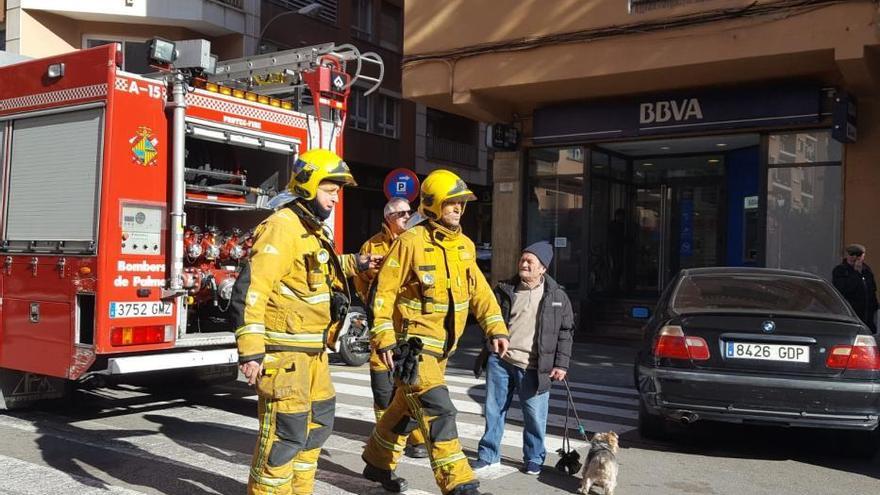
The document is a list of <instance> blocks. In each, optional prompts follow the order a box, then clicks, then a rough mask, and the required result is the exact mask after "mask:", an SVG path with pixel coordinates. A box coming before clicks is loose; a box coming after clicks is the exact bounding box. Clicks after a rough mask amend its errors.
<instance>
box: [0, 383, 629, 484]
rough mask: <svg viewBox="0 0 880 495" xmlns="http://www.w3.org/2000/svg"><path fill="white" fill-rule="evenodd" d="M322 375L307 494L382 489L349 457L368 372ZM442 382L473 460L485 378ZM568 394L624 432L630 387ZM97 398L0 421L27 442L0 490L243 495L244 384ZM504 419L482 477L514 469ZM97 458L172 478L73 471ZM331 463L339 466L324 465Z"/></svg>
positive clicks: (0, 463) (249, 418) (252, 422)
mask: <svg viewBox="0 0 880 495" xmlns="http://www.w3.org/2000/svg"><path fill="white" fill-rule="evenodd" d="M332 375H333V383H334V386H335V388H336V392H337V411H336V418H337V419H336V425H335V431H334V434H333V435H332V436H331V437H330V439H329V440H328V441H327V443H326V444H325V450H324V454H323V456H322V458H323V459H324V461H322V462H323V464H322V465H323V466H324V467H322V468H321V469H320V470H319V478H318V482H317V484H316V489H315V493H316V494H317V495H349V494H354V493H358V494H372V493H383V492H382V491H381V489H378V491H375V492H372V491H369V490H367V491H365V490H364V488H363V480H362V479H360V468H361V467H362V464H361V461H360V459H359V456H360V452H361V451H362V449H363V447H364V445H365V443H366V441H367V439H368V438H369V435H370V433H371V432H372V427H373V423H374V414H373V408H372V394H371V391H370V386H369V370H368V369H367V368H366V367H362V368H348V367H335V366H334V367H333V370H332ZM447 381H448V387H449V391H450V395H451V397H452V399H453V403H454V404H455V406H456V407H457V408H458V410H459V415H458V417H457V422H458V431H459V436H460V438H461V442H462V445H463V447H464V448H465V450H466V451H468V452H470V453H472V452H474V451H475V450H476V447H477V443H478V441H479V439H480V437H481V436H482V434H483V430H484V422H483V418H482V416H481V414H482V403H483V402H484V399H485V383H484V381H483V380H477V379H474V378H473V377H472V376H468V375H466V374H464V372H458V370H450V372H449V373H448V375H447ZM571 388H572V396H573V399H574V402H575V404H576V406H577V408H578V413H579V415H580V417H581V420H582V421H583V423H584V427H585V428H586V429H587V430H588V431H605V430H614V431H617V432H618V433H625V432H627V431H630V430H632V429H633V428H634V427H635V422H636V417H637V407H638V403H637V394H636V392H635V390H633V389H630V388H626V387H614V386H608V385H602V384H593V383H586V382H581V383H577V382H572V383H571ZM95 394H97V395H98V396H100V400H101V401H103V402H102V405H103V404H106V409H102V410H100V411H99V413H97V414H86V415H83V417H75V418H69V417H58V416H56V415H55V414H53V413H52V412H41V411H32V412H27V413H20V414H12V415H0V436H3V437H4V438H10V439H11V438H18V437H20V438H27V439H32V440H33V442H34V443H35V444H36V446H35V447H34V450H33V453H31V455H30V457H29V456H28V455H26V454H22V455H16V456H14V457H13V456H11V455H10V451H9V450H5V449H2V448H0V472H4V473H14V476H7V477H5V478H4V483H3V484H2V486H0V494H10V495H30V494H36V493H49V492H52V493H84V494H92V493H95V494H97V493H98V492H109V493H119V494H124V495H139V494H142V493H143V494H150V493H240V492H243V490H244V487H245V485H246V483H247V478H248V469H249V464H250V458H251V449H252V448H253V445H254V443H253V442H254V438H255V436H256V432H257V427H258V423H257V419H256V404H255V402H256V396H255V395H253V391H252V389H251V388H249V387H247V385H246V384H244V383H241V382H238V383H235V384H231V385H225V386H221V387H215V388H213V389H210V390H203V391H199V392H198V394H197V396H195V397H189V396H187V397H171V398H169V397H168V396H162V397H156V396H153V395H152V394H151V393H150V392H149V391H146V390H144V389H139V388H137V387H130V388H126V387H118V388H111V389H102V390H100V391H98V392H95ZM566 405H567V398H566V395H565V391H564V389H562V388H560V387H554V388H553V389H552V390H551V401H550V412H551V414H550V415H549V418H548V435H547V440H546V445H547V450H548V452H549V453H550V455H548V461H547V463H548V464H552V463H554V462H555V457H554V454H553V453H554V452H555V450H556V449H558V448H560V447H561V444H562V437H561V434H562V427H563V426H564V424H565V409H566ZM117 409H118V410H117ZM508 419H509V424H508V426H507V427H506V429H505V433H504V436H503V439H502V450H503V453H504V455H505V457H506V458H507V459H508V460H509V461H510V462H507V463H505V464H504V465H502V466H500V467H498V468H493V469H492V470H490V471H489V472H487V473H482V474H481V478H483V479H498V478H503V477H505V476H509V475H511V474H513V473H514V472H516V471H517V468H518V461H519V456H520V455H521V449H522V428H521V426H520V423H521V421H522V415H521V413H520V412H519V410H518V406H517V404H514V406H513V407H512V408H511V412H510V414H509V418H508ZM570 424H571V423H570ZM572 434H573V437H574V439H575V440H574V442H573V443H574V446H575V447H576V448H579V447H582V446H583V442H582V441H579V440H578V439H577V437H578V434H577V431H576V430H573V431H572ZM220 439H222V440H220ZM18 443H21V442H18ZM25 443H27V442H25ZM49 446H51V447H49ZM56 448H57V449H62V450H63V452H64V453H63V454H61V455H62V457H64V462H47V463H46V462H41V456H42V459H44V460H45V459H46V452H47V451H48V450H51V449H56ZM74 451H86V452H88V453H87V454H83V455H82V457H81V458H77V456H72V455H70V454H68V452H74ZM25 452H27V450H25ZM102 456H104V457H108V458H112V459H135V460H137V462H135V463H134V464H138V463H143V464H144V465H150V466H154V468H155V469H156V470H158V471H161V472H166V473H180V474H178V475H175V476H172V478H173V482H172V481H169V482H168V483H170V484H169V485H168V486H167V487H163V488H162V489H153V487H152V485H151V483H152V482H153V481H154V480H153V478H152V477H150V476H147V475H143V474H141V475H130V476H120V475H118V474H116V475H114V476H108V475H102V476H90V475H88V473H87V472H86V470H85V469H84V468H83V469H80V468H81V466H85V465H88V464H90V463H91V462H92V459H96V458H102ZM333 463H336V464H338V465H337V466H336V467H335V468H334V467H333V466H332V464H333ZM340 463H341V464H340ZM401 463H402V465H404V466H413V467H415V466H418V467H419V468H421V469H420V471H421V472H424V473H426V475H427V476H430V473H429V471H428V466H429V462H428V460H427V459H409V458H406V457H403V458H402V459H401ZM115 478H119V479H115ZM7 480H8V481H9V482H6V481H7ZM376 488H378V487H376ZM421 488H423V489H424V490H419V489H416V488H411V489H410V490H408V492H407V493H410V494H412V495H425V494H426V493H431V491H430V490H429V489H430V488H433V487H432V486H430V487H429V486H424V487H421ZM426 490H428V491H426Z"/></svg>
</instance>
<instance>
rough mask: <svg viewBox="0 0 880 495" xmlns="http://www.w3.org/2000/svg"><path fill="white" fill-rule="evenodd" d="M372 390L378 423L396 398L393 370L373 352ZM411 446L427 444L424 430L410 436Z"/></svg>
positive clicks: (415, 431)
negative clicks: (423, 433)
mask: <svg viewBox="0 0 880 495" xmlns="http://www.w3.org/2000/svg"><path fill="white" fill-rule="evenodd" d="M370 388H372V389H373V410H374V411H375V412H376V422H377V423H378V422H379V420H380V419H382V415H384V414H385V411H386V410H387V409H388V406H390V405H391V400H392V399H393V398H394V390H395V388H396V387H395V385H394V378H393V377H392V376H391V370H389V369H388V367H387V366H385V363H383V362H382V360H381V359H379V355H378V354H376V352H375V351H373V352H372V353H371V354H370ZM407 443H408V444H409V445H422V444H423V443H425V436H424V435H422V430H420V429H418V428H416V429H415V430H413V431H412V433H410V434H409V440H408V441H407Z"/></svg>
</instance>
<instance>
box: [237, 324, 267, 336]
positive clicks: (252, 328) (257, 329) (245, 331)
mask: <svg viewBox="0 0 880 495" xmlns="http://www.w3.org/2000/svg"><path fill="white" fill-rule="evenodd" d="M265 333H266V327H264V326H263V325H260V324H259V323H251V324H250V325H244V326H242V327H238V330H236V331H235V337H236V338H238V337H241V336H242V335H263V334H265Z"/></svg>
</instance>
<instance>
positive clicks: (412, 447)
mask: <svg viewBox="0 0 880 495" xmlns="http://www.w3.org/2000/svg"><path fill="white" fill-rule="evenodd" d="M383 213H384V215H383V216H384V220H383V222H382V231H381V232H378V233H377V234H376V235H374V236H373V237H371V238H370V239H368V240H367V242H365V243H364V245H363V246H361V250H360V252H361V253H369V254H378V255H382V256H384V255H385V253H387V252H388V250H389V249H391V243H392V242H394V240H395V239H397V237H398V236H400V234H402V233H403V231H404V230H406V222H407V220H409V218H410V216H411V215H412V210H411V208H410V205H409V201H407V200H406V199H405V198H391V199H390V200H389V201H388V203H386V204H385V209H384V211H383ZM377 272H378V270H367V271H365V272H361V273H359V274H358V276H357V277H355V279H354V285H355V288H356V289H357V292H358V296H360V298H361V300H362V301H364V304H365V305H367V306H368V307H369V304H370V302H371V300H372V297H371V296H372V294H371V292H372V291H371V288H374V287H375V286H374V285H373V281H374V280H375V278H376V273H377ZM370 386H371V388H372V389H373V409H374V410H375V412H376V421H379V418H381V417H382V414H383V413H384V412H385V410H386V409H388V406H389V405H390V404H391V398H392V397H393V396H394V379H393V378H392V377H391V370H390V369H388V367H387V366H385V364H384V363H382V360H381V359H379V356H378V354H376V353H375V352H372V353H371V354H370ZM403 453H404V455H406V456H407V457H412V458H415V459H421V458H424V457H428V449H427V448H425V439H424V438H423V437H422V432H421V431H419V430H418V429H415V430H413V431H412V433H410V436H409V440H408V441H407V445H406V449H404V451H403Z"/></svg>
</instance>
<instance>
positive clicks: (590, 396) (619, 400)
mask: <svg viewBox="0 0 880 495" xmlns="http://www.w3.org/2000/svg"><path fill="white" fill-rule="evenodd" d="M333 376H334V377H339V378H347V379H350V380H358V381H366V382H369V381H370V375H366V374H363V373H353V372H351V371H338V372H336V373H333ZM446 381H447V386H450V385H448V383H449V382H453V383H463V382H468V383H469V384H471V385H485V382H482V381H481V382H480V383H477V384H472V383H470V382H471V380H459V379H450V377H448V376H447V377H446ZM570 385H571V388H575V386H574V384H573V383H572V384H570ZM453 386H454V385H453ZM450 387H451V386H450ZM457 388H458V389H461V387H457ZM610 388H616V387H610ZM451 390H452V388H450V391H451ZM467 390H469V392H468V393H473V394H474V395H482V396H484V397H485V395H486V393H485V390H484V389H482V388H480V389H477V388H474V389H467ZM632 392H633V393H634V394H638V392H635V391H632ZM550 394H551V397H552V396H558V397H561V398H562V399H563V400H565V399H566V397H565V395H566V394H565V390H564V389H562V388H560V386H559V385H557V386H556V387H554V388H552V389H550ZM571 396H572V398H574V399H575V400H577V399H585V400H597V401H602V402H610V403H613V404H624V405H628V406H638V405H639V401H638V399H631V398H629V397H618V396H616V395H605V394H596V393H588V392H577V391H575V390H572V392H571Z"/></svg>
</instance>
